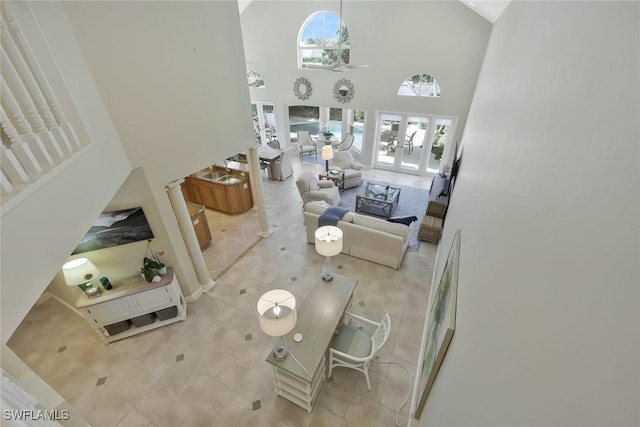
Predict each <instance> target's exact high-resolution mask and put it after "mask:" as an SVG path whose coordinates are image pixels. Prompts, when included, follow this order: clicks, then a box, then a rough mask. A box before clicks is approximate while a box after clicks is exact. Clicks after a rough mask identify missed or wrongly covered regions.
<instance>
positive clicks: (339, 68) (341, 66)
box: [305, 0, 369, 72]
mask: <svg viewBox="0 0 640 427" xmlns="http://www.w3.org/2000/svg"><path fill="white" fill-rule="evenodd" d="M368 66H369V65H368V64H367V65H352V64H345V63H344V61H343V60H342V0H340V30H339V31H338V59H337V60H336V62H335V63H334V64H313V63H308V64H305V68H310V69H314V70H329V71H335V72H343V71H348V70H351V69H352V68H366V67H368Z"/></svg>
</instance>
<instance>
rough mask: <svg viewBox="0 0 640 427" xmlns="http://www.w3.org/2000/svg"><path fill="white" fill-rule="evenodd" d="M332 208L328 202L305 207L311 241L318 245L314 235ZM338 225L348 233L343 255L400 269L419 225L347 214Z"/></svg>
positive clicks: (306, 224) (306, 222)
mask: <svg viewBox="0 0 640 427" xmlns="http://www.w3.org/2000/svg"><path fill="white" fill-rule="evenodd" d="M328 207H329V205H328V204H327V203H325V202H321V201H314V202H309V203H307V204H305V206H304V224H305V226H306V227H307V242H308V243H315V237H314V233H315V231H316V230H317V229H318V219H319V218H320V215H321V214H322V213H323V212H324V211H325V210H326V209H327V208H328ZM337 226H338V227H339V228H340V229H341V230H342V232H343V233H344V237H343V243H342V253H343V254H346V255H351V256H354V257H356V258H362V259H366V260H367V261H371V262H375V263H376V264H382V265H386V266H388V267H391V268H395V269H396V270H397V269H398V268H400V264H401V263H402V258H403V257H404V254H405V252H406V251H407V247H408V246H409V239H410V237H411V233H412V232H413V227H415V226H416V222H413V223H411V225H410V226H407V225H404V224H398V223H393V222H388V221H385V220H384V219H379V218H374V217H371V216H367V215H361V214H357V213H353V212H347V213H346V214H345V216H344V217H343V218H342V220H341V221H338V224H337Z"/></svg>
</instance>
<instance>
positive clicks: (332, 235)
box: [315, 225, 342, 256]
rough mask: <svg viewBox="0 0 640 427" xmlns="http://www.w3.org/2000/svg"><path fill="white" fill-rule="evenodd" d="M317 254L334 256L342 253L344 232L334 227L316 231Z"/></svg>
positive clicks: (326, 226)
mask: <svg viewBox="0 0 640 427" xmlns="http://www.w3.org/2000/svg"><path fill="white" fill-rule="evenodd" d="M315 237H316V252H318V253H319V254H320V255H324V256H334V255H338V254H339V253H340V252H342V230H340V229H339V228H338V227H335V226H333V225H325V226H324V227H320V228H318V229H317V230H316V233H315Z"/></svg>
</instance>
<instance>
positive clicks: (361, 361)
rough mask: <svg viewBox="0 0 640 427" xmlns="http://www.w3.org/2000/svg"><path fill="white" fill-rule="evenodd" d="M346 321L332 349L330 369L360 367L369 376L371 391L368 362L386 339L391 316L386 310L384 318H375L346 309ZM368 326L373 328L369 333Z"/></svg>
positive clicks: (366, 376) (330, 351) (369, 328)
mask: <svg viewBox="0 0 640 427" xmlns="http://www.w3.org/2000/svg"><path fill="white" fill-rule="evenodd" d="M346 320H347V323H346V324H344V325H342V327H341V328H340V332H339V333H338V335H337V336H336V337H335V339H334V342H333V344H332V345H331V348H330V349H329V372H328V373H327V377H331V373H332V372H333V368H338V367H343V368H351V369H355V370H357V371H360V372H362V373H363V374H364V376H365V378H366V379H367V388H368V389H369V391H371V381H370V380H369V364H370V363H371V361H372V360H373V358H374V357H375V356H376V354H377V353H378V351H379V350H380V348H381V347H382V346H383V345H384V343H385V342H387V338H389V333H390V332H391V319H390V318H389V314H388V313H385V314H384V317H383V318H382V321H381V322H374V321H373V320H369V319H367V318H365V317H362V316H359V315H357V314H354V313H351V312H347V313H346ZM367 330H372V332H371V333H367V332H366V331H367Z"/></svg>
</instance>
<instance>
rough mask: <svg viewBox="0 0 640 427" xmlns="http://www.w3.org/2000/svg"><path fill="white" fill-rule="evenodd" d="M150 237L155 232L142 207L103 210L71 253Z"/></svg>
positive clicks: (79, 252) (151, 237)
mask: <svg viewBox="0 0 640 427" xmlns="http://www.w3.org/2000/svg"><path fill="white" fill-rule="evenodd" d="M148 239H153V232H152V231H151V227H150V226H149V222H147V217H146V216H145V215H144V211H143V210H142V208H141V207H137V208H131V209H122V210H117V211H111V212H103V213H102V214H100V216H99V217H98V219H97V220H96V221H95V222H94V223H93V225H91V228H89V231H87V234H85V236H84V237H83V238H82V240H81V241H80V243H78V246H76V248H75V249H74V250H73V252H72V253H71V255H76V254H81V253H83V252H90V251H96V250H98V249H105V248H110V247H113V246H118V245H126V244H127V243H133V242H138V241H140V240H148Z"/></svg>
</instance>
